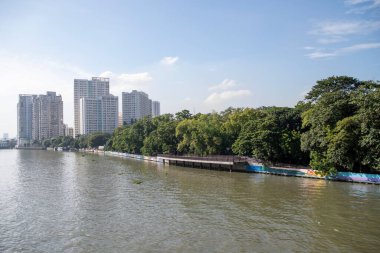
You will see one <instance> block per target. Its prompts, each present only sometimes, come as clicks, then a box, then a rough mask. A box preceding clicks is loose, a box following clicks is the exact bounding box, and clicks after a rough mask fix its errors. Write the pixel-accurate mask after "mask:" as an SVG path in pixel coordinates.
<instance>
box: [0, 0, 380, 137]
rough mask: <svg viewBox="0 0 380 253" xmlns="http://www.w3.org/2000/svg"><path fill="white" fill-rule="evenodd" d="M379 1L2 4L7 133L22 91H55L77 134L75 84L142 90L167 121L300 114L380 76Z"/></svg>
mask: <svg viewBox="0 0 380 253" xmlns="http://www.w3.org/2000/svg"><path fill="white" fill-rule="evenodd" d="M379 58H380V2H379V1H378V0H321V1H301V0H291V1H275V0H268V1H258V0H252V1H244V0H240V1H239V0H237V1H227V0H226V1H223V0H221V1H216V0H210V1H160V0H148V1H119V0H115V1H108V2H107V4H106V5H104V4H101V3H100V2H96V1H80V2H77V1H32V0H25V1H11V0H4V1H1V2H0V76H1V85H2V86H1V87H2V92H1V93H0V101H1V102H0V115H1V116H2V120H1V122H0V132H1V133H8V134H9V137H15V136H16V133H17V116H16V115H17V101H18V94H43V93H45V92H46V91H56V92H57V94H61V95H62V100H63V102H64V113H63V114H64V123H66V124H68V125H69V126H74V98H73V87H72V83H73V80H74V79H75V78H84V79H87V78H91V77H93V76H101V77H106V78H110V93H111V94H113V95H115V96H118V97H119V108H121V94H122V92H131V91H132V90H139V91H143V92H146V93H148V94H149V95H150V96H151V99H152V100H157V101H161V114H163V113H175V112H177V111H180V110H183V109H188V110H190V111H191V112H192V113H193V112H194V111H195V112H202V113H207V112H211V111H213V110H216V111H221V110H224V109H226V108H227V107H229V106H233V107H258V106H272V105H276V106H294V105H295V104H296V103H297V101H299V100H301V99H302V98H303V96H304V95H305V94H306V93H307V92H308V91H309V90H310V88H311V87H312V86H313V85H314V84H315V82H316V81H317V80H320V79H323V78H327V77H329V76H332V75H348V76H353V77H355V78H358V79H360V80H379V79H380V71H379V69H380V62H379V61H378V59H379Z"/></svg>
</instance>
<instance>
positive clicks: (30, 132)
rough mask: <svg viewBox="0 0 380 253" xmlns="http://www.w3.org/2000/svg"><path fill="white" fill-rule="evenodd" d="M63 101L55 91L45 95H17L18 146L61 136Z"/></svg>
mask: <svg viewBox="0 0 380 253" xmlns="http://www.w3.org/2000/svg"><path fill="white" fill-rule="evenodd" d="M63 134H64V132H63V101H62V97H61V96H60V95H59V96H57V95H56V93H55V92H47V94H46V95H19V102H18V104H17V142H18V145H19V146H24V145H28V144H31V142H32V141H33V140H42V139H44V138H52V137H58V136H62V135H63Z"/></svg>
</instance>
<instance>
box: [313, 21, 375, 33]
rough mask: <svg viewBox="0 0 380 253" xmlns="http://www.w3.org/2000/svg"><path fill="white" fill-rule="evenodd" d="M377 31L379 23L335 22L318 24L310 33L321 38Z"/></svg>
mask: <svg viewBox="0 0 380 253" xmlns="http://www.w3.org/2000/svg"><path fill="white" fill-rule="evenodd" d="M378 29H380V21H364V20H362V21H337V22H322V23H319V24H317V26H316V28H315V29H314V30H313V31H312V32H311V33H312V34H316V35H323V36H345V35H352V34H365V33H370V32H373V31H376V30H378Z"/></svg>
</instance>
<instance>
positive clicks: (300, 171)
mask: <svg viewBox="0 0 380 253" xmlns="http://www.w3.org/2000/svg"><path fill="white" fill-rule="evenodd" d="M80 152H87V153H94V154H104V155H109V156H116V157H121V158H128V159H136V160H145V161H150V162H158V163H163V164H166V163H165V157H162V156H144V155H136V154H128V153H121V152H113V151H103V150H83V149H82V150H80ZM167 164H169V163H167ZM174 165H177V166H182V167H195V168H201V169H218V167H215V166H214V167H212V166H209V167H208V166H202V165H200V166H194V162H193V163H192V166H191V163H185V162H182V163H176V164H174ZM228 168H230V167H228ZM228 168H227V167H226V169H222V170H227V171H228V170H230V171H231V172H232V171H233V172H246V173H262V174H271V175H276V176H287V177H303V178H310V179H320V180H332V181H341V182H351V183H364V184H376V185H380V175H378V174H368V173H353V172H338V173H337V174H336V175H331V176H321V175H319V174H318V171H315V170H313V169H310V168H289V167H280V166H266V165H264V164H261V163H257V161H254V160H252V159H248V161H247V165H245V166H244V167H243V168H242V167H241V165H239V168H238V169H233V168H232V169H228Z"/></svg>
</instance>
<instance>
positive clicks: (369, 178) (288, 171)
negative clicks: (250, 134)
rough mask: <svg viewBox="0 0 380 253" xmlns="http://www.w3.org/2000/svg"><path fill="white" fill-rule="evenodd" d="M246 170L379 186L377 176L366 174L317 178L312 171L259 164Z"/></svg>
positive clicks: (379, 178)
mask: <svg viewBox="0 0 380 253" xmlns="http://www.w3.org/2000/svg"><path fill="white" fill-rule="evenodd" d="M247 170H249V171H251V172H256V173H266V174H274V175H282V176H295V177H308V178H319V179H328V180H335V181H345V182H355V183H369V184H380V175H379V174H367V173H353V172H338V173H337V174H336V175H334V176H327V177H322V176H318V175H317V174H316V172H315V171H314V170H312V169H292V168H281V167H279V168H277V167H276V168H271V167H266V166H263V165H260V164H250V165H248V166H247Z"/></svg>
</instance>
